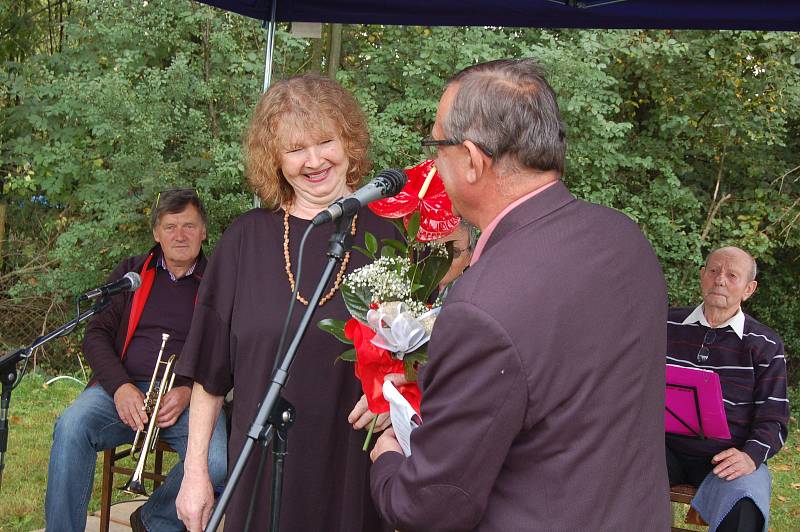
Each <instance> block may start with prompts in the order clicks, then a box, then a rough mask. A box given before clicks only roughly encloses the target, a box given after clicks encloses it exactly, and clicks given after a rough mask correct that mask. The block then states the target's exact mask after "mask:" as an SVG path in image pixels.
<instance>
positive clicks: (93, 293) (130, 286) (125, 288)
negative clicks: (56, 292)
mask: <svg viewBox="0 0 800 532" xmlns="http://www.w3.org/2000/svg"><path fill="white" fill-rule="evenodd" d="M140 286H142V278H141V277H139V274H138V273H136V272H128V273H126V274H125V275H124V276H123V277H122V279H117V280H116V281H114V282H113V283H108V284H104V285H103V286H101V287H99V288H93V289H92V290H89V291H88V292H86V293H85V294H83V295H82V296H81V297H79V298H78V301H87V300H89V299H94V298H96V297H101V296H102V297H106V296H113V295H114V294H117V293H119V292H133V291H134V290H136V289H137V288H139V287H140Z"/></svg>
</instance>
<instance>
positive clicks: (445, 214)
mask: <svg viewBox="0 0 800 532" xmlns="http://www.w3.org/2000/svg"><path fill="white" fill-rule="evenodd" d="M405 173H406V175H408V182H407V183H406V186H404V187H403V190H401V191H400V193H399V194H397V195H396V196H393V197H391V198H385V199H382V200H380V201H374V202H372V203H370V204H369V208H370V209H372V212H374V213H375V214H377V215H378V216H382V217H384V218H403V222H404V223H405V225H406V226H408V220H409V218H411V215H412V214H413V213H414V211H416V210H419V211H420V220H419V233H417V240H419V241H420V242H430V241H431V240H436V239H437V238H442V237H443V236H447V235H449V234H450V233H452V232H453V231H454V230H455V229H456V227H458V223H459V221H460V218H459V217H458V216H456V215H454V214H453V206H452V204H451V203H450V198H449V197H448V196H447V192H445V189H444V183H442V178H441V177H440V176H439V172H437V171H436V167H435V166H434V162H433V161H431V160H428V161H425V162H423V163H421V164H418V165H417V166H415V167H413V168H409V169H407V170H405Z"/></svg>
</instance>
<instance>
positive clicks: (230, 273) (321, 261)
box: [177, 75, 395, 532]
mask: <svg viewBox="0 0 800 532" xmlns="http://www.w3.org/2000/svg"><path fill="white" fill-rule="evenodd" d="M368 143H369V139H368V133H367V126H366V120H365V117H364V114H363V112H362V111H361V109H360V108H359V106H358V104H357V102H356V100H355V99H354V98H353V96H352V95H351V94H349V93H348V92H347V91H345V90H344V89H343V88H342V87H341V86H340V85H339V84H337V83H336V82H335V81H332V80H330V79H327V78H323V77H319V76H308V75H306V76H299V77H294V78H290V79H287V80H283V81H279V82H277V83H275V84H274V85H272V86H271V87H270V89H269V90H268V91H267V92H266V93H265V94H264V95H263V96H262V97H261V99H260V101H259V102H258V105H257V107H256V109H255V113H254V115H253V117H252V120H251V122H250V127H249V130H248V133H247V137H246V140H245V151H246V173H247V180H248V183H249V185H250V187H251V188H252V189H253V190H254V191H255V192H256V194H258V196H259V197H260V198H261V201H262V204H263V205H264V206H265V208H258V209H253V210H251V211H249V212H247V213H245V214H244V215H242V216H240V217H239V218H238V219H237V220H236V221H234V222H233V224H232V225H231V226H230V227H228V229H227V230H226V231H225V233H224V234H223V236H222V238H221V240H220V241H219V244H218V245H217V247H216V249H215V251H214V255H213V257H212V259H211V261H210V263H209V266H208V268H207V270H206V274H205V278H204V279H203V283H202V286H201V288H200V292H199V297H198V301H197V305H196V309H195V313H194V319H193V321H192V328H191V331H190V333H189V338H188V339H187V341H186V345H185V346H184V348H183V353H182V355H181V359H180V362H179V364H178V369H177V371H178V372H179V373H181V374H183V375H186V376H188V377H191V378H192V379H193V380H194V383H195V384H194V389H193V392H192V414H191V418H190V428H189V431H190V433H189V448H188V451H187V457H186V461H185V466H184V467H185V473H184V480H183V484H182V486H181V492H180V494H179V496H178V501H177V507H178V515H179V516H180V517H181V518H182V519H183V521H184V523H185V524H186V526H187V527H188V528H189V530H191V531H194V530H201V527H202V528H204V527H205V525H206V523H207V521H208V519H209V516H210V513H211V509H212V506H213V503H214V494H213V492H212V489H211V484H210V482H209V479H208V472H207V471H206V463H207V460H206V453H207V450H208V440H209V436H210V434H211V427H212V426H213V424H212V420H213V419H215V417H216V414H217V412H218V411H219V409H220V407H221V405H222V402H223V397H224V396H225V395H226V394H227V393H228V392H229V391H230V390H231V389H232V388H233V387H234V386H235V388H236V397H235V401H234V406H233V414H232V427H231V436H230V443H229V449H230V453H229V457H230V458H229V460H230V466H231V467H232V466H233V464H234V463H235V461H236V459H237V458H238V456H239V453H240V451H241V449H242V446H243V445H244V442H245V441H246V438H247V431H248V430H249V428H250V424H251V423H252V421H253V420H254V418H255V415H256V412H257V410H258V406H259V401H261V399H262V398H263V396H264V393H265V391H266V389H267V386H268V384H269V381H270V377H271V375H272V370H273V365H274V363H275V356H276V351H277V349H278V343H279V341H280V335H281V329H282V326H283V323H284V318H285V316H286V309H287V304H288V302H289V299H290V297H291V294H292V291H293V289H294V287H295V274H296V272H297V270H296V265H297V258H298V256H297V254H298V248H299V245H300V237H301V235H302V234H303V232H304V230H305V228H306V227H307V225H308V223H309V221H310V220H311V219H312V218H313V217H314V216H315V215H316V214H317V213H319V212H320V211H322V210H323V209H325V208H326V207H327V206H328V205H330V204H331V203H333V202H334V201H335V200H336V199H338V198H339V197H341V196H345V195H347V194H348V193H350V192H351V191H352V190H354V189H355V188H357V186H358V185H359V184H360V183H361V181H362V179H363V178H364V176H365V175H366V173H367V172H368V171H369V170H370V168H371V163H370V161H369V160H368V158H367V149H368ZM327 227H328V228H330V227H331V226H327ZM351 231H352V234H353V235H354V243H355V244H356V245H361V246H363V245H364V234H365V232H367V231H368V232H370V233H372V234H374V235H376V236H377V237H378V238H383V237H390V236H394V235H395V233H394V229H393V227H392V226H391V225H390V224H389V223H387V222H385V221H383V220H382V219H380V218H378V217H377V216H375V215H373V214H372V213H370V212H369V211H368V210H367V209H364V210H362V211H361V212H360V213H359V214H358V216H357V217H356V219H355V220H354V221H353V223H352V226H351ZM330 233H331V231H330V230H329V229H328V230H325V229H323V228H322V227H321V228H319V229H317V230H315V231H312V232H311V234H310V236H309V238H308V241H307V243H306V247H305V251H304V258H303V275H302V279H301V281H300V289H299V292H298V295H297V301H298V302H299V303H298V304H296V305H295V307H294V311H293V315H292V317H291V323H290V330H295V329H296V326H297V323H298V322H299V320H300V317H301V316H302V314H303V312H304V311H305V307H306V306H307V305H308V300H307V298H308V297H310V296H311V293H312V291H313V290H314V287H315V286H316V283H317V281H318V279H319V278H320V275H321V272H322V270H323V269H324V267H325V264H326V262H327V257H326V251H327V249H328V238H329V236H330ZM366 260H367V259H366V257H363V256H361V255H360V254H357V253H354V254H352V255H350V254H348V256H347V257H346V258H345V259H344V261H343V262H342V265H341V268H340V269H339V270H338V271H337V272H336V274H335V275H334V276H333V279H331V281H330V283H329V285H328V286H327V287H326V289H325V290H324V292H323V297H322V299H321V301H320V307H319V308H318V309H317V312H316V314H315V315H314V321H317V320H319V319H322V318H337V319H347V318H348V317H349V315H348V312H347V310H346V309H345V307H344V303H343V301H342V299H341V297H338V296H339V293H338V291H339V286H340V284H341V282H342V279H343V277H344V275H346V274H347V273H348V272H350V271H352V270H353V269H355V268H358V267H359V266H363V265H364V264H365V263H366ZM341 350H342V346H341V344H340V343H338V341H337V340H336V339H334V338H333V337H332V336H331V335H329V334H328V333H326V332H323V331H322V330H320V329H318V328H317V327H314V326H311V327H309V328H308V330H307V332H306V334H305V336H304V338H303V341H302V343H301V344H300V347H299V350H298V352H297V356H296V358H295V360H294V363H293V366H292V371H291V379H290V380H289V381H288V384H287V386H286V388H285V389H284V393H283V396H284V397H285V398H286V399H287V400H288V401H290V402H291V403H292V404H293V405H294V406H295V407H296V409H297V415H296V422H295V424H294V425H293V426H292V428H291V429H290V430H289V438H288V450H289V454H288V456H287V457H286V462H285V471H286V472H285V476H284V484H283V498H282V508H281V509H280V511H281V513H280V521H281V529H282V530H298V531H299V530H303V531H316V530H326V531H342V532H358V531H362V530H363V531H365V532H366V531H374V530H380V529H381V528H382V525H381V523H380V520H379V518H378V515H377V512H376V511H375V510H374V508H373V506H372V501H371V499H370V495H369V457H368V455H367V453H365V452H363V451H362V450H361V444H362V442H363V434H359V433H357V432H356V431H354V430H353V427H351V425H350V424H349V423H348V421H347V416H348V413H349V412H350V411H351V409H352V408H353V406H354V405H355V404H356V402H357V400H358V399H359V397H360V396H361V387H360V384H359V382H358V380H357V379H356V378H355V377H354V376H353V373H352V367H351V366H349V365H347V364H334V362H335V360H336V356H337V355H338V354H339V352H341ZM259 449H260V447H259ZM262 452H264V451H262ZM258 454H259V452H256V453H254V455H253V456H252V457H251V460H249V462H248V464H247V466H246V468H245V471H244V473H243V475H242V476H241V478H240V480H239V483H238V485H237V487H236V490H235V491H234V493H233V496H232V499H231V501H230V504H229V506H228V508H227V512H226V517H225V528H226V529H228V530H243V529H244V523H245V519H246V515H247V511H248V508H249V505H250V497H251V493H252V492H253V490H257V495H256V504H255V505H254V508H255V513H254V517H253V521H252V523H253V530H263V529H265V527H266V526H267V523H268V522H269V509H270V504H269V496H270V477H271V472H272V468H271V466H270V464H269V462H270V460H269V459H268V461H267V465H266V467H264V469H263V474H262V475H261V478H256V477H257V476H258V475H257V470H258V467H257V464H258V463H259V459H258V456H257V455H258ZM270 458H271V457H270Z"/></svg>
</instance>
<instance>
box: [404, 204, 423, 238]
mask: <svg viewBox="0 0 800 532" xmlns="http://www.w3.org/2000/svg"><path fill="white" fill-rule="evenodd" d="M419 218H420V214H419V211H414V214H412V215H411V218H410V219H409V220H408V227H407V228H406V234H407V236H408V241H409V242H413V241H415V240H416V239H417V234H418V233H419Z"/></svg>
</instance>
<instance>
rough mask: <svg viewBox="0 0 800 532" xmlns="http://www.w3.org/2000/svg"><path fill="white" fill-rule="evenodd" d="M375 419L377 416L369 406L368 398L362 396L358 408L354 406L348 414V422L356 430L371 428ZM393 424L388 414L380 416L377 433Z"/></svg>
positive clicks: (357, 404)
mask: <svg viewBox="0 0 800 532" xmlns="http://www.w3.org/2000/svg"><path fill="white" fill-rule="evenodd" d="M374 417H375V414H373V413H372V411H371V410H370V409H369V406H368V405H367V396H366V395H362V396H361V399H359V400H358V402H357V403H356V406H354V407H353V410H351V411H350V414H348V416H347V422H348V423H350V424H351V425H353V428H354V429H356V430H361V429H363V428H364V427H367V426H369V424H370V423H372V418H374ZM391 424H392V420H391V418H390V417H389V414H388V413H384V414H378V421H376V422H375V432H380V431H382V430H384V429H385V428H386V427H388V426H389V425H391Z"/></svg>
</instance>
